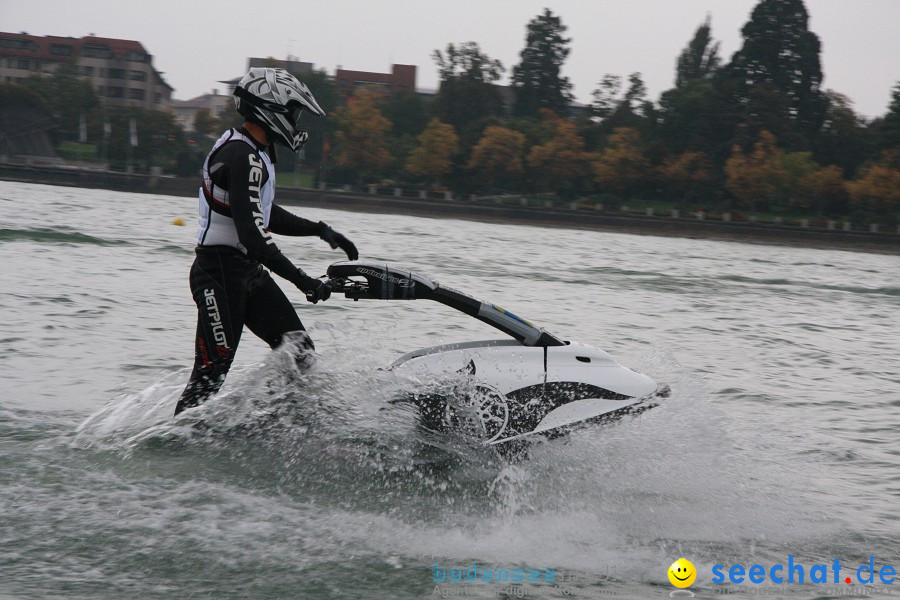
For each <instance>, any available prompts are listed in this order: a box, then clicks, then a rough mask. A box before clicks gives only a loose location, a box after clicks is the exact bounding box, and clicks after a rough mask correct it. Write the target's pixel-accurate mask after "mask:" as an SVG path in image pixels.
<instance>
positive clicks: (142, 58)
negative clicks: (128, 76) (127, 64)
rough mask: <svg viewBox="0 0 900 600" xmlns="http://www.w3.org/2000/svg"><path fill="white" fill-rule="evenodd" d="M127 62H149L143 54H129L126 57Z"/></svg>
mask: <svg viewBox="0 0 900 600" xmlns="http://www.w3.org/2000/svg"><path fill="white" fill-rule="evenodd" d="M125 60H130V61H131V62H147V55H146V54H144V53H142V52H129V53H128V54H126V55H125Z"/></svg>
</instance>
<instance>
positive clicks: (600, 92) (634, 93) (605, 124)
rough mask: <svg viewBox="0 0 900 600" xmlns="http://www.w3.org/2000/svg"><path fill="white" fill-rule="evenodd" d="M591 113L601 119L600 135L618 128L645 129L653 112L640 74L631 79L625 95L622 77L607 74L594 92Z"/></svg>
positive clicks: (632, 76) (633, 75) (629, 77)
mask: <svg viewBox="0 0 900 600" xmlns="http://www.w3.org/2000/svg"><path fill="white" fill-rule="evenodd" d="M592 95H593V97H594V102H593V103H592V105H591V113H592V114H593V115H594V116H595V117H599V118H601V119H602V122H601V127H600V132H601V133H602V134H603V135H605V134H608V133H610V132H612V131H613V130H614V129H616V128H617V127H629V128H634V129H639V128H643V127H644V125H646V121H647V118H648V117H649V115H650V114H651V113H652V112H653V105H652V103H650V102H649V101H648V100H647V86H646V85H644V80H643V79H642V78H641V74H640V73H637V72H635V73H632V74H631V75H629V76H628V89H627V90H625V92H624V94H623V93H622V78H621V77H620V76H619V75H610V74H606V75H604V76H603V79H602V80H601V81H600V83H599V84H598V87H597V89H595V90H594V91H593V93H592Z"/></svg>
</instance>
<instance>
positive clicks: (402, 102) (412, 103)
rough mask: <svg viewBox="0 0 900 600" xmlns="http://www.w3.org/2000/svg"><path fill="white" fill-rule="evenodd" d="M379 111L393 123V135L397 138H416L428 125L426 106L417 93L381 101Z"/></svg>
mask: <svg viewBox="0 0 900 600" xmlns="http://www.w3.org/2000/svg"><path fill="white" fill-rule="evenodd" d="M378 109H379V110H380V111H381V114H383V115H384V116H385V117H386V118H387V120H388V121H390V122H391V124H392V127H391V134H393V135H394V136H397V137H401V136H406V135H408V136H412V137H415V136H417V135H419V134H420V133H422V130H423V129H425V126H426V125H427V124H428V115H427V114H426V112H425V104H424V103H423V102H422V98H421V97H419V95H418V94H416V93H415V92H398V93H396V94H391V95H390V96H387V97H386V98H384V99H382V100H381V102H380V103H379V104H378Z"/></svg>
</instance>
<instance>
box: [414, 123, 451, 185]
mask: <svg viewBox="0 0 900 600" xmlns="http://www.w3.org/2000/svg"><path fill="white" fill-rule="evenodd" d="M418 141H419V145H418V146H417V147H416V148H415V150H413V151H412V152H411V153H410V155H409V158H408V159H407V161H406V170H407V171H409V172H410V173H412V174H413V175H418V176H419V177H422V178H423V179H425V180H426V181H428V182H429V183H434V184H438V185H440V183H441V178H442V177H443V176H444V175H446V174H447V173H449V172H450V171H452V170H453V155H454V154H456V153H457V151H458V150H459V136H457V135H456V131H455V130H454V129H453V126H452V125H448V124H447V123H442V122H441V121H439V120H438V119H432V120H431V121H430V122H429V123H428V126H427V127H425V130H424V131H423V132H422V133H421V134H419V138H418Z"/></svg>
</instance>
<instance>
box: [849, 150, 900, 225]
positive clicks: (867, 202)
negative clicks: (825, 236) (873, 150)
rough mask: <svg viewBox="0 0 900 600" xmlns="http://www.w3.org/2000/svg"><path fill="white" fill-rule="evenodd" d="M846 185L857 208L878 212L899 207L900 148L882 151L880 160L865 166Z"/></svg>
mask: <svg viewBox="0 0 900 600" xmlns="http://www.w3.org/2000/svg"><path fill="white" fill-rule="evenodd" d="M847 187H848V188H849V190H850V197H851V198H852V200H853V204H854V205H855V206H857V207H859V208H862V209H866V210H869V211H872V212H875V213H879V214H884V213H886V212H889V211H895V210H898V209H900V150H892V151H886V152H884V154H883V155H882V158H881V161H880V162H878V163H875V164H871V165H869V166H868V167H866V168H865V170H863V172H862V175H861V176H860V178H859V179H857V180H856V181H851V182H849V183H848V184H847Z"/></svg>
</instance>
